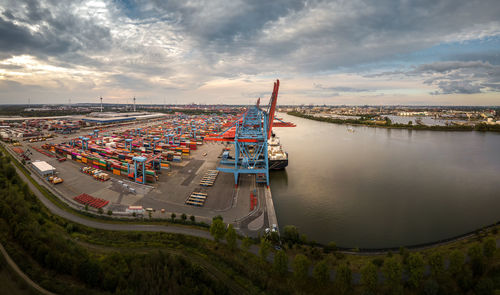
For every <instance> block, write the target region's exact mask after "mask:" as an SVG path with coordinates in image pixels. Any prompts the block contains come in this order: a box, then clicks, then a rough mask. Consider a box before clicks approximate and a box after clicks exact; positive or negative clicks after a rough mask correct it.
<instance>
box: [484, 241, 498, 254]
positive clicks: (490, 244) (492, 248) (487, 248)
mask: <svg viewBox="0 0 500 295" xmlns="http://www.w3.org/2000/svg"><path fill="white" fill-rule="evenodd" d="M496 250H497V243H496V241H495V239H494V238H488V239H487V240H486V241H484V242H483V253H484V256H485V257H486V258H492V257H493V256H494V255H495V252H496Z"/></svg>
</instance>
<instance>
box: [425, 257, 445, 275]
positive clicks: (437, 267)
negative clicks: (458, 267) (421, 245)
mask: <svg viewBox="0 0 500 295" xmlns="http://www.w3.org/2000/svg"><path fill="white" fill-rule="evenodd" d="M428 262H429V266H430V268H431V273H432V275H433V276H434V277H435V278H439V277H441V275H442V274H443V272H444V262H443V254H442V253H441V252H439V251H435V252H432V253H431V255H430V256H429V259H428Z"/></svg>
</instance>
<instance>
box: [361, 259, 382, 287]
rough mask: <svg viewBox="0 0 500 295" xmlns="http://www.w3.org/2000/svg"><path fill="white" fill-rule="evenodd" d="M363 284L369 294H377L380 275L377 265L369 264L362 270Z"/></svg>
mask: <svg viewBox="0 0 500 295" xmlns="http://www.w3.org/2000/svg"><path fill="white" fill-rule="evenodd" d="M361 284H363V289H364V290H365V291H367V293H370V294H375V293H376V292H377V284H378V274H377V266H375V264H373V263H371V262H369V263H367V264H366V265H365V266H364V267H363V269H361Z"/></svg>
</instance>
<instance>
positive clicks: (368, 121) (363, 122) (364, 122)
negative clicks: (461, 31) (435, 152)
mask: <svg viewBox="0 0 500 295" xmlns="http://www.w3.org/2000/svg"><path fill="white" fill-rule="evenodd" d="M287 114H288V115H290V116H295V117H300V118H304V119H309V120H314V121H319V122H326V123H333V124H345V125H354V126H368V127H378V128H391V129H409V130H431V131H494V132H500V125H490V124H487V123H478V124H476V125H475V126H470V125H457V124H453V125H445V126H440V125H432V126H429V125H424V124H413V122H411V121H410V122H409V123H408V124H401V123H392V121H391V120H390V119H389V118H387V117H386V119H385V120H379V121H376V120H374V117H375V116H373V115H371V116H370V115H365V116H361V118H359V119H339V118H326V117H315V116H311V115H306V114H303V113H301V112H296V111H292V112H287Z"/></svg>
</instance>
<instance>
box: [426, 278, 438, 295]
mask: <svg viewBox="0 0 500 295" xmlns="http://www.w3.org/2000/svg"><path fill="white" fill-rule="evenodd" d="M423 293H424V294H425V295H437V294H438V293H439V284H438V283H437V282H436V281H435V280H432V279H430V280H427V281H425V282H424V286H423Z"/></svg>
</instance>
